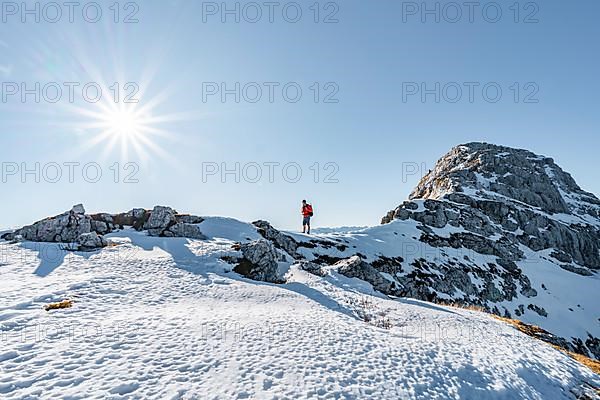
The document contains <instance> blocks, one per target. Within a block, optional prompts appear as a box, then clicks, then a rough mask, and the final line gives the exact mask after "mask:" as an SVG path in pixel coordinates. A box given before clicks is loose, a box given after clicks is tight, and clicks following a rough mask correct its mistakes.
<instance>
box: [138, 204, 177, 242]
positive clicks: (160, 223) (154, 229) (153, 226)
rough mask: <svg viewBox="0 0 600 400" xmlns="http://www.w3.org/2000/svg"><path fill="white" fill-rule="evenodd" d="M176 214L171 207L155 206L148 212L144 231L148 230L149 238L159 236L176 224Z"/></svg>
mask: <svg viewBox="0 0 600 400" xmlns="http://www.w3.org/2000/svg"><path fill="white" fill-rule="evenodd" d="M176 214H177V212H176V211H175V210H173V209H172V208H171V207H164V206H156V207H154V209H153V210H152V211H151V212H150V217H149V218H148V220H147V221H146V223H145V224H144V229H147V230H148V234H149V235H150V236H161V235H162V233H163V232H164V231H166V230H168V229H169V228H170V227H171V226H172V225H175V224H176V223H177V219H176V218H175V215H176Z"/></svg>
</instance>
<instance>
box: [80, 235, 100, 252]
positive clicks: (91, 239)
mask: <svg viewBox="0 0 600 400" xmlns="http://www.w3.org/2000/svg"><path fill="white" fill-rule="evenodd" d="M77 242H78V243H79V249H80V250H82V251H89V250H97V249H100V248H103V247H106V246H107V242H106V240H105V239H104V238H103V237H102V236H99V235H98V234H97V233H96V232H90V233H83V234H81V235H79V238H78V239H77Z"/></svg>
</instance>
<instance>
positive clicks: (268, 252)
mask: <svg viewBox="0 0 600 400" xmlns="http://www.w3.org/2000/svg"><path fill="white" fill-rule="evenodd" d="M240 250H241V252H242V256H243V258H242V259H241V261H240V262H239V264H238V265H237V266H236V267H235V268H234V271H235V272H237V273H239V274H241V275H243V276H245V277H247V278H250V279H253V280H255V281H263V282H272V283H282V282H283V281H282V279H281V277H280V276H279V264H278V262H277V261H278V260H279V254H278V253H277V250H276V249H275V246H273V244H272V243H271V242H269V241H267V240H256V241H253V242H249V243H244V244H242V245H241V246H240Z"/></svg>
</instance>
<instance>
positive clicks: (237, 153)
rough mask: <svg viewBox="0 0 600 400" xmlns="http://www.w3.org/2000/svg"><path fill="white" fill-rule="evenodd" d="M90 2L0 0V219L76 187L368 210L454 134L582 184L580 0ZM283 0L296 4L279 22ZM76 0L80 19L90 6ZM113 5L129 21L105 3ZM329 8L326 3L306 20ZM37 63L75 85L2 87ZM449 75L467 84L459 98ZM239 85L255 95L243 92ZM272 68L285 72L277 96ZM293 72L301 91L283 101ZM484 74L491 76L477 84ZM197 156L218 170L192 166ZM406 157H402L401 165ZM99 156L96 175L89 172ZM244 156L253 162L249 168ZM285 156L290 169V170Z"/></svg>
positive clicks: (367, 218) (592, 95) (589, 8)
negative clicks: (520, 152) (530, 154)
mask: <svg viewBox="0 0 600 400" xmlns="http://www.w3.org/2000/svg"><path fill="white" fill-rule="evenodd" d="M98 3H99V4H100V6H101V9H102V17H101V18H100V20H99V21H98V22H96V23H92V22H88V21H86V20H85V19H84V18H83V15H82V8H83V6H84V5H86V4H87V3H86V2H81V6H80V7H78V8H76V9H75V10H74V14H73V15H74V22H73V23H70V22H69V20H68V19H69V16H68V9H67V8H63V9H62V11H63V15H62V18H61V19H60V20H58V22H56V23H49V22H48V21H47V20H48V19H52V18H54V16H55V15H56V14H55V10H52V9H46V10H45V14H44V11H43V10H42V9H40V22H39V23H37V22H36V21H35V20H34V17H35V15H33V16H32V15H27V14H26V15H22V14H23V10H16V11H15V9H14V8H13V9H4V10H3V14H2V20H1V21H2V22H0V80H1V81H2V83H3V87H2V96H3V97H6V99H5V100H6V101H4V99H2V100H3V101H1V102H0V162H2V172H3V177H2V181H0V186H1V188H2V190H1V194H0V198H1V199H2V217H1V218H2V219H1V220H0V226H19V225H23V224H26V223H30V222H33V221H34V220H37V219H40V218H42V217H45V216H47V215H52V214H56V213H58V212H61V211H63V210H66V209H68V208H70V206H71V205H72V204H75V203H80V202H81V203H84V204H85V205H86V208H87V209H88V211H109V212H117V211H123V210H128V209H131V208H133V207H152V206H153V205H156V204H164V205H171V206H173V207H175V208H176V209H178V210H179V211H182V212H183V211H185V212H191V213H197V214H201V215H226V216H232V217H235V218H239V219H243V220H254V219H259V218H261V219H267V220H270V221H272V222H273V223H274V224H275V225H276V226H278V227H282V228H289V229H297V228H298V225H299V223H300V222H301V220H300V218H299V203H300V200H302V199H303V198H306V199H308V200H309V201H311V202H312V203H313V204H314V205H315V212H316V217H315V220H314V223H315V225H317V226H339V225H373V224H377V223H378V222H379V220H380V218H381V216H383V215H384V214H385V212H386V211H387V210H389V209H391V208H393V207H395V206H396V205H397V204H399V203H400V202H401V201H402V200H403V199H405V198H406V197H407V195H408V194H409V192H410V191H411V189H412V187H413V186H414V185H415V184H416V183H417V181H418V179H419V177H420V172H422V171H420V170H424V172H426V170H427V169H429V168H431V167H432V166H433V164H434V163H435V161H436V160H437V159H438V158H439V157H440V156H441V155H443V154H444V153H445V152H446V151H448V150H449V149H450V148H451V147H452V146H454V145H457V144H459V143H464V142H469V141H488V142H492V143H497V144H503V145H508V146H514V147H521V148H528V149H531V150H533V151H535V152H537V153H541V154H545V155H548V156H552V157H554V158H555V160H556V161H557V162H558V163H559V164H560V165H561V166H562V167H563V168H564V169H565V170H567V171H569V172H571V173H572V174H573V176H574V177H575V179H576V180H577V182H578V183H579V184H580V186H582V187H583V188H584V189H586V190H588V191H592V192H594V193H596V194H597V193H600V183H599V182H598V179H597V178H598V174H597V167H596V166H595V164H596V161H597V153H598V148H599V146H600V138H599V133H600V132H599V131H598V127H599V126H600V125H599V122H600V121H599V118H600V116H599V113H598V101H597V98H596V94H597V93H598V92H599V91H600V80H599V79H598V75H597V74H598V72H597V71H599V70H600V65H599V53H598V51H597V45H598V44H597V40H598V37H600V25H598V24H597V22H596V18H597V16H598V15H600V3H599V2H597V1H595V0H586V1H577V2H573V3H566V2H564V1H555V0H544V1H543V2H526V1H523V2H519V3H517V5H518V7H517V8H518V10H519V13H518V15H517V14H516V11H515V10H516V9H517V8H515V7H514V5H513V6H511V5H512V4H513V2H512V1H511V2H498V3H493V4H488V3H490V2H485V1H484V2H480V3H478V6H477V7H476V8H475V9H474V13H473V22H472V23H471V22H470V21H469V15H468V9H466V8H463V9H462V10H461V11H462V13H463V15H462V16H461V17H460V18H457V17H456V16H457V14H455V10H454V9H452V5H451V4H450V5H449V3H451V2H440V3H438V4H439V5H438V7H439V9H440V21H439V22H436V21H435V15H431V14H425V15H421V11H423V10H422V9H417V10H416V11H415V9H414V7H413V6H414V5H416V7H417V8H421V7H422V6H421V2H416V3H414V2H400V1H387V0H386V1H378V2H366V1H354V0H344V1H343V2H342V1H340V2H337V3H335V2H334V3H331V2H326V1H323V2H320V3H317V4H318V7H319V10H320V11H319V14H318V16H316V15H315V11H314V10H315V9H314V5H313V2H298V3H294V4H291V5H290V3H291V2H286V1H283V2H279V3H277V4H278V5H277V6H275V9H274V14H273V22H269V9H268V8H267V7H266V6H264V5H263V3H262V2H259V3H258V4H259V5H260V7H261V11H262V12H263V16H262V19H261V20H259V21H258V22H256V23H250V22H248V20H249V19H251V18H254V15H255V14H254V12H255V9H252V8H251V6H248V3H249V2H239V7H240V10H242V9H244V10H245V11H246V13H245V14H244V13H243V12H241V14H240V22H239V23H237V22H235V16H232V15H225V16H224V17H226V21H225V22H224V23H223V22H222V15H221V13H220V11H221V10H216V11H217V13H216V15H213V13H212V11H215V8H214V7H213V5H214V4H216V6H217V7H218V8H220V7H221V2H217V3H209V2H204V3H203V2H196V1H161V2H158V1H144V2H139V3H138V5H137V8H139V9H136V8H134V7H133V6H131V5H128V6H127V9H125V7H126V2H122V3H119V8H120V13H119V15H118V21H119V22H118V23H115V22H114V20H113V19H114V18H115V14H114V9H110V7H111V5H112V4H113V3H114V1H110V2H108V1H106V2H105V1H100V2H98ZM235 3H236V2H228V3H227V4H228V5H227V7H228V8H230V9H233V8H234V7H235ZM255 4H256V3H255ZM295 4H298V5H299V6H300V8H301V10H302V16H301V17H300V18H299V20H298V21H297V22H296V23H291V22H289V21H291V20H293V19H294V18H295V15H296V14H295V11H296V9H297V6H296V5H295ZM453 4H456V3H453ZM459 4H462V2H459ZM28 5H29V6H28V7H29V8H30V9H33V8H34V2H28ZM496 5H499V6H500V9H501V10H502V15H501V16H500V17H499V18H496V16H495V15H496V14H495V12H496V9H497V7H496ZM311 6H312V7H313V8H312V9H311ZM435 6H436V2H433V1H430V2H427V7H428V9H435ZM5 7H6V6H5ZM19 7H20V6H19ZM40 7H41V6H40ZM244 7H245V8H244ZM284 7H287V8H286V10H287V13H286V14H285V15H284V14H283V8H284ZM411 7H412V8H411ZM484 8H485V10H486V12H485V13H484V11H483V9H484ZM86 10H87V12H88V14H87V16H88V17H89V18H88V19H93V18H94V12H95V10H94V9H89V7H88V8H86ZM132 12H134V16H133V17H132V18H135V19H137V20H138V22H137V23H127V24H126V23H124V22H123V19H124V18H126V16H127V15H129V14H130V13H132ZM22 17H25V18H26V21H25V22H24V23H23V22H22V21H21V18H22ZM315 18H317V19H318V21H319V22H318V23H315ZM422 18H425V21H424V22H423V20H422ZM453 18H455V19H457V21H456V22H454V23H453V22H452V19H453ZM494 18H496V19H498V21H497V22H495V23H492V22H491V21H492V20H494ZM45 19H46V20H45ZM286 19H287V20H286ZM332 19H336V20H337V21H338V22H337V23H324V21H325V20H328V21H329V22H331V20H332ZM515 19H516V20H517V21H518V22H515ZM534 20H537V22H533V21H534ZM526 22H528V23H526ZM36 82H39V83H40V87H43V86H45V85H48V84H49V83H57V84H64V83H65V82H75V83H78V84H80V86H79V87H78V89H75V91H74V101H73V103H72V104H71V102H70V101H69V99H68V95H67V91H66V90H63V93H62V97H60V98H59V100H58V101H57V102H56V103H51V102H49V101H47V100H48V99H50V98H51V97H52V98H53V95H52V93H53V92H51V91H49V92H47V93H45V94H46V95H47V96H46V97H44V96H42V98H41V100H40V102H39V103H36V102H35V98H34V97H35V96H34V95H33V94H30V95H27V96H26V97H25V101H24V102H23V101H22V99H21V98H20V95H21V93H20V92H18V93H17V94H14V95H8V94H7V91H8V90H10V89H11V88H12V89H14V87H12V86H10V84H11V83H16V84H18V85H21V84H22V83H25V84H26V87H27V88H29V89H34V92H35V83H36ZM115 82H117V83H118V84H119V85H118V86H119V87H120V92H121V93H120V94H124V93H125V92H127V93H128V92H129V90H132V86H129V87H128V89H127V91H126V90H125V89H126V88H125V87H124V86H125V84H126V83H128V82H132V83H134V84H135V85H137V87H139V92H137V94H136V95H135V96H134V98H136V99H138V100H139V102H138V103H137V104H123V102H122V100H123V98H122V97H121V98H120V99H119V100H120V101H119V102H118V104H116V103H115V101H114V91H113V90H110V89H109V87H110V86H111V85H113V83H115ZM236 82H239V83H240V91H239V92H238V93H240V101H239V103H237V102H236V101H235V94H229V95H227V96H226V97H225V101H224V102H223V101H222V99H221V97H220V94H219V93H218V94H216V95H208V94H207V93H208V89H209V88H213V89H214V86H211V85H214V84H215V83H216V84H217V87H218V86H220V85H221V84H222V83H224V84H225V86H226V88H228V89H230V90H231V89H235V83H236ZM269 82H271V83H269ZM315 82H316V83H317V85H316V86H314V85H315ZM436 82H439V83H440V90H439V92H438V93H439V94H440V101H439V102H436V101H435V94H428V95H427V96H426V97H425V101H423V100H422V98H421V96H420V93H417V94H414V95H408V94H407V93H408V92H407V90H408V89H409V88H410V87H412V88H414V87H415V86H410V85H414V84H417V86H416V87H420V86H421V84H424V85H425V87H426V88H428V89H434V88H435V85H436ZM466 82H473V84H471V85H474V86H472V87H474V92H473V93H474V97H473V101H472V102H471V101H469V99H468V97H469V96H468V90H467V89H466V88H467V87H468V86H465V83H466ZM88 83H98V84H100V85H102V86H101V87H103V88H104V89H105V90H103V93H102V98H101V100H100V101H99V102H98V103H91V102H89V101H88V100H89V99H88V100H86V99H85V98H83V93H82V90H81V87H82V86H83V85H86V84H88ZM265 83H269V84H267V85H265ZM7 85H8V86H7ZM256 85H258V86H259V87H261V88H262V91H263V92H262V97H261V99H260V100H259V101H257V102H252V100H253V99H255V98H256V96H255V93H256V92H255V89H256ZM268 85H271V87H273V88H274V92H273V101H272V102H271V101H269V98H268V97H269V96H268V89H267V88H268V87H269V86H268ZM286 85H287V86H286ZM486 85H487V87H488V89H489V88H491V89H490V90H491V91H488V92H486V93H487V95H488V97H487V98H486V97H485V96H484V93H483V92H482V88H483V87H484V86H486ZM515 85H516V86H515ZM457 86H458V87H461V88H462V89H463V93H462V97H460V98H458V97H457V92H456V91H455V90H456V87H457ZM244 87H245V88H246V92H243V88H244ZM283 87H287V89H288V90H291V91H288V92H286V93H287V95H288V98H287V100H286V98H285V97H284V93H283V89H282V88H283ZM298 87H299V88H300V89H301V90H302V96H301V97H299V100H298V101H297V102H292V101H291V100H292V99H293V98H294V97H295V94H294V93H295V92H294V90H296V89H297V88H298ZM317 87H318V88H319V90H318V96H317V97H316V100H317V102H315V96H316V92H317V90H316V88H317ZM498 87H499V88H500V89H501V90H502V96H501V97H499V98H498V101H497V102H492V100H494V97H495V94H494V90H496V88H498ZM49 88H50V87H49ZM134 88H135V87H134ZM444 88H445V89H444ZM517 88H518V93H517ZM50 89H51V88H50ZM50 89H49V90H50ZM20 90H21V87H20V86H19V91H20ZM219 90H220V89H219ZM253 90H254V91H253ZM419 90H420V89H419ZM234 91H235V90H234ZM40 92H41V90H40ZM290 93H291V94H290ZM490 93H491V94H490ZM403 95H404V96H403ZM515 96H516V97H515ZM326 99H327V100H328V101H325V100H326ZM456 99H458V100H457V101H456V102H451V100H456ZM331 100H335V101H333V102H332V101H331ZM515 100H516V101H515ZM532 100H534V101H535V102H531V101H532ZM111 102H112V104H111ZM132 132H133V133H132ZM111 143H112V145H111ZM36 163H39V165H40V170H39V172H34V173H30V174H26V175H25V177H24V178H23V177H22V176H21V172H22V169H23V167H25V168H28V169H33V170H35V166H36ZM90 163H95V164H90ZM115 163H118V164H115ZM236 163H239V168H240V170H239V174H238V175H239V182H236V180H237V179H236V174H233V173H231V174H226V175H225V176H224V177H222V176H221V173H220V172H221V170H222V167H223V166H224V167H226V168H228V169H235V167H236ZM57 165H58V167H59V168H58V169H57ZM69 165H70V166H71V168H72V169H71V170H70V169H69V168H70V167H69ZM90 165H91V167H90ZM84 166H86V168H88V169H87V173H88V174H87V175H85V176H84V175H83V167H84ZM215 166H216V167H218V169H219V171H218V173H217V174H215V175H207V172H209V171H214V168H215ZM257 166H258V167H260V169H257ZM284 166H286V168H287V172H288V174H287V175H286V176H284V175H283V172H282V171H283V167H284ZM415 166H418V168H419V171H417V172H418V173H415V174H412V173H410V172H411V171H412V170H413V168H414V167H415ZM15 168H16V170H15ZM211 168H213V169H211ZM270 168H272V169H270ZM98 169H99V170H100V171H101V172H102V177H101V178H100V179H99V180H98V181H97V182H94V181H95V180H96V179H94V175H95V171H96V170H98ZM115 170H119V171H120V174H119V175H118V176H115ZM258 170H260V172H261V173H262V177H261V178H260V179H255V178H257V175H256V172H257V171H258ZM298 170H299V171H301V172H302V176H301V177H299V178H297V179H294V178H295V175H296V171H298ZM317 170H318V171H319V174H318V176H316V175H315V171H317ZM56 171H60V172H61V174H62V175H61V176H60V179H54V178H55V177H56ZM69 171H71V172H73V176H72V179H71V180H72V182H70V179H69V176H68V173H69ZM403 171H404V172H403ZM203 172H204V174H203ZM269 172H273V173H274V175H273V177H272V182H271V179H269ZM129 173H133V175H132V176H130V177H129V178H130V179H126V178H127V174H129ZM331 174H333V175H331ZM36 175H39V177H38V178H39V182H36ZM203 175H204V176H203ZM54 180H58V181H57V182H53V181H54ZM115 180H116V181H117V182H115ZM296 180H297V182H296ZM315 180H316V181H317V182H315ZM129 181H132V182H129Z"/></svg>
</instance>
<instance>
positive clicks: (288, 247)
mask: <svg viewBox="0 0 600 400" xmlns="http://www.w3.org/2000/svg"><path fill="white" fill-rule="evenodd" d="M252 224H253V225H254V226H256V228H257V230H258V233H259V234H260V235H261V236H262V237H264V238H265V239H267V240H270V241H271V242H273V244H274V245H275V247H277V248H278V249H281V250H283V251H285V252H286V253H288V254H289V255H290V256H292V257H293V258H296V259H298V258H302V256H300V255H299V254H298V253H297V250H298V242H296V240H295V239H294V238H293V237H291V236H288V235H286V234H283V233H281V232H280V231H278V230H277V229H275V228H273V227H272V226H271V224H270V223H268V222H267V221H255V222H253V223H252Z"/></svg>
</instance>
